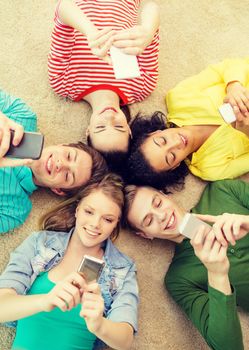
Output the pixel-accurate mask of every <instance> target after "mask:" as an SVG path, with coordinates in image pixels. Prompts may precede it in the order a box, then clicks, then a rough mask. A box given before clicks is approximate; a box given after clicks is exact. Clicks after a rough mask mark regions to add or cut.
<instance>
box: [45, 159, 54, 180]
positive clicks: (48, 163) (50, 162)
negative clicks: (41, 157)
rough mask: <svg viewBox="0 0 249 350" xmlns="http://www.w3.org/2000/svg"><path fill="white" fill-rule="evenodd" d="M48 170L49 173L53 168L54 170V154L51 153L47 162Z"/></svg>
mask: <svg viewBox="0 0 249 350" xmlns="http://www.w3.org/2000/svg"><path fill="white" fill-rule="evenodd" d="M46 170H47V172H48V173H49V175H51V173H52V170H53V161H52V154H51V155H50V157H49V158H48V160H47V163H46Z"/></svg>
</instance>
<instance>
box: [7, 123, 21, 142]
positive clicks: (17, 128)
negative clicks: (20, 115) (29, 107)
mask: <svg viewBox="0 0 249 350" xmlns="http://www.w3.org/2000/svg"><path fill="white" fill-rule="evenodd" d="M10 126H11V130H13V131H14V133H13V134H14V136H13V140H12V144H13V145H14V146H17V145H19V143H20V142H21V140H22V138H23V134H24V129H23V126H22V125H20V124H17V123H10Z"/></svg>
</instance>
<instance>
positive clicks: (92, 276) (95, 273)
mask: <svg viewBox="0 0 249 350" xmlns="http://www.w3.org/2000/svg"><path fill="white" fill-rule="evenodd" d="M104 265H105V263H104V261H103V260H101V259H97V258H95V257H93V256H89V255H84V258H83V260H82V261H81V263H80V266H79V268H78V272H79V273H82V274H83V276H84V278H85V279H86V281H87V283H89V282H92V281H96V282H98V279H99V276H100V274H101V272H102V270H103V268H104Z"/></svg>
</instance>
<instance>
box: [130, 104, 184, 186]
mask: <svg viewBox="0 0 249 350" xmlns="http://www.w3.org/2000/svg"><path fill="white" fill-rule="evenodd" d="M171 126H172V127H173V125H171ZM130 127H131V132H132V137H133V139H132V144H131V150H130V155H129V158H128V161H127V168H128V170H127V171H128V174H129V175H128V180H129V183H132V184H134V185H140V186H141V185H149V186H153V187H155V188H157V189H165V188H167V187H168V186H174V187H176V188H178V189H179V188H182V186H183V185H184V179H185V176H186V175H187V174H188V167H187V165H186V164H185V162H184V161H182V162H181V163H180V165H179V166H178V167H177V168H175V169H173V170H164V171H160V172H159V171H155V169H153V168H152V167H151V166H150V164H149V163H148V161H147V159H146V158H145V157H144V155H143V153H142V152H141V146H142V145H143V143H144V142H145V140H146V139H147V137H148V135H149V134H150V133H152V132H153V131H157V130H164V129H166V128H167V125H166V117H165V115H164V114H163V113H162V112H159V111H157V112H155V113H154V114H153V115H152V117H151V118H148V117H146V116H140V115H137V116H136V117H135V119H134V121H133V122H132V123H131V126H130Z"/></svg>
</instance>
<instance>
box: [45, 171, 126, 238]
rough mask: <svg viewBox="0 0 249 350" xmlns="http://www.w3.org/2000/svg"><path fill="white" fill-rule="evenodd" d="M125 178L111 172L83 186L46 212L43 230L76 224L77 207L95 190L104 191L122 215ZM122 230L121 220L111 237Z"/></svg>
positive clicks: (67, 228) (67, 229)
mask: <svg viewBox="0 0 249 350" xmlns="http://www.w3.org/2000/svg"><path fill="white" fill-rule="evenodd" d="M123 187H124V184H123V180H122V178H121V177H120V176H118V175H116V174H113V173H109V174H106V175H105V176H104V177H103V178H102V179H101V180H100V181H98V182H93V183H91V184H89V185H88V186H86V187H85V188H83V189H82V190H81V191H79V192H78V193H77V195H75V196H74V197H71V198H69V199H67V200H65V201H63V202H61V203H60V204H59V205H57V206H56V207H55V208H54V209H52V210H51V211H49V212H48V213H46V214H45V215H43V216H42V218H41V219H40V226H41V228H42V229H43V230H51V231H61V232H67V231H69V230H71V229H72V228H73V227H74V226H75V222H76V218H75V212H76V208H77V206H78V205H79V203H80V202H81V200H83V199H84V198H86V197H88V196H89V195H90V194H91V193H93V192H95V191H102V192H103V193H104V194H105V195H106V196H107V197H108V198H109V199H111V200H112V201H113V202H114V203H115V204H117V206H118V207H119V208H120V216H121V213H122V209H123V205H124V193H123ZM119 230H120V221H119V222H118V224H117V226H116V227H115V229H114V231H113V232H112V234H111V237H110V238H111V239H112V240H115V239H116V238H117V237H118V234H119Z"/></svg>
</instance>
